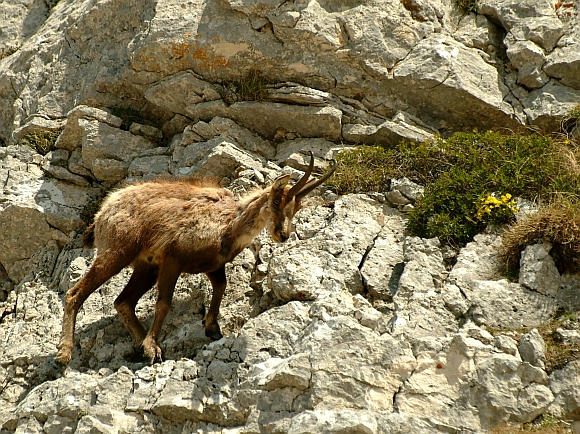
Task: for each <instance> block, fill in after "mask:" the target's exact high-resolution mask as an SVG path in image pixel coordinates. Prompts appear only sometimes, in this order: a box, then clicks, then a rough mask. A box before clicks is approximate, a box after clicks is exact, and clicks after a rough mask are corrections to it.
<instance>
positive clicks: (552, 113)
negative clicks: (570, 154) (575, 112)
mask: <svg viewBox="0 0 580 434" xmlns="http://www.w3.org/2000/svg"><path fill="white" fill-rule="evenodd" d="M579 98H580V90H576V89H571V88H569V87H566V86H562V85H560V84H558V83H557V82H556V81H555V80H550V81H549V82H548V83H547V84H546V85H545V86H544V87H542V88H540V89H536V90H534V91H532V92H530V93H529V95H527V96H526V97H525V98H524V99H523V100H522V104H523V106H524V111H525V113H526V115H527V117H528V119H529V122H530V124H531V125H537V126H538V127H540V128H542V129H543V130H545V131H555V130H556V129H557V128H559V127H560V120H561V119H563V118H565V117H566V116H568V114H569V113H570V112H571V111H572V109H573V108H574V106H575V104H576V103H577V102H578V100H579Z"/></svg>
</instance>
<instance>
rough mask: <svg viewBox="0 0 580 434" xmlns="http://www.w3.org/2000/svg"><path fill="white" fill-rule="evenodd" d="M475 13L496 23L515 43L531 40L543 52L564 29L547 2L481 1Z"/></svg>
mask: <svg viewBox="0 0 580 434" xmlns="http://www.w3.org/2000/svg"><path fill="white" fill-rule="evenodd" d="M478 12H479V13H481V14H483V15H487V16H489V17H491V18H493V19H495V20H497V21H499V22H500V23H501V24H502V26H503V27H504V29H505V30H506V31H508V32H510V33H511V34H512V35H513V37H514V38H515V39H516V40H519V41H525V40H529V41H533V42H535V43H536V44H538V45H539V46H541V47H542V48H543V49H544V50H546V51H547V52H550V51H552V50H553V48H554V47H555V46H556V43H557V42H558V39H560V37H561V36H562V35H563V34H564V26H563V24H562V22H561V21H560V20H559V19H558V17H557V15H556V12H555V11H554V8H553V7H552V5H551V4H550V3H549V2H544V1H538V2H535V1H530V0H527V1H524V2H516V1H513V0H485V1H483V2H481V3H479V4H478Z"/></svg>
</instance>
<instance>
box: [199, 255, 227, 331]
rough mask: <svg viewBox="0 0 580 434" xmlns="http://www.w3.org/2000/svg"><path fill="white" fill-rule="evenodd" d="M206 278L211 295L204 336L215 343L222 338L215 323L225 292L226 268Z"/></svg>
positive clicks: (208, 274)
mask: <svg viewBox="0 0 580 434" xmlns="http://www.w3.org/2000/svg"><path fill="white" fill-rule="evenodd" d="M207 277H208V278H209V281H210V282H211V286H212V288H213V293H212V296H211V303H210V305H209V309H208V311H207V314H206V315H205V320H204V322H205V335H206V336H207V337H208V338H210V339H211V340H214V341H217V340H218V339H221V338H223V335H222V333H221V331H220V326H219V324H218V322H217V319H218V316H219V313H220V304H221V302H222V298H223V296H224V292H225V290H226V285H227V283H228V282H227V278H226V268H225V266H224V267H221V268H219V269H217V270H215V271H212V272H211V273H207Z"/></svg>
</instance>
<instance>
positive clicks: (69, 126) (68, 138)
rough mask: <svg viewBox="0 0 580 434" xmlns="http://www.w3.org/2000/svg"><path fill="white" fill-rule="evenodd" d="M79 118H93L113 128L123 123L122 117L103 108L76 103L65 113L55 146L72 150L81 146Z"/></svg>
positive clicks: (81, 137) (82, 132)
mask: <svg viewBox="0 0 580 434" xmlns="http://www.w3.org/2000/svg"><path fill="white" fill-rule="evenodd" d="M79 119H85V120H94V121H99V122H102V123H106V124H107V125H110V126H111V127H113V128H120V127H121V124H122V123H123V121H122V119H121V118H119V117H117V116H114V115H112V114H110V113H108V112H106V111H104V110H100V109H98V108H95V107H88V106H86V105H78V106H76V107H75V108H74V109H72V110H71V111H70V112H68V113H67V119H66V125H65V128H64V131H63V132H62V133H61V134H60V136H59V137H58V139H57V141H56V143H55V146H56V147H57V148H61V149H66V150H68V151H74V150H75V149H76V148H79V147H80V146H82V143H83V135H84V134H85V131H84V129H83V127H82V126H81V125H79Z"/></svg>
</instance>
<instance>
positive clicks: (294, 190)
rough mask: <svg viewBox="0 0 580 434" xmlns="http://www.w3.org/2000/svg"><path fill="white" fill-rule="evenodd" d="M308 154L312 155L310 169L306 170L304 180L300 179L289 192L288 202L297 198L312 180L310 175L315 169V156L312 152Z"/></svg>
mask: <svg viewBox="0 0 580 434" xmlns="http://www.w3.org/2000/svg"><path fill="white" fill-rule="evenodd" d="M308 152H309V153H310V165H309V166H308V169H306V173H304V176H302V178H300V179H299V180H298V182H297V183H296V184H294V185H293V186H292V188H291V189H290V190H288V194H287V195H286V197H287V199H288V200H292V198H293V197H294V196H296V194H298V192H300V190H302V188H304V186H305V185H306V182H307V181H308V178H310V174H311V173H312V169H313V168H314V154H313V153H312V151H308Z"/></svg>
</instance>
